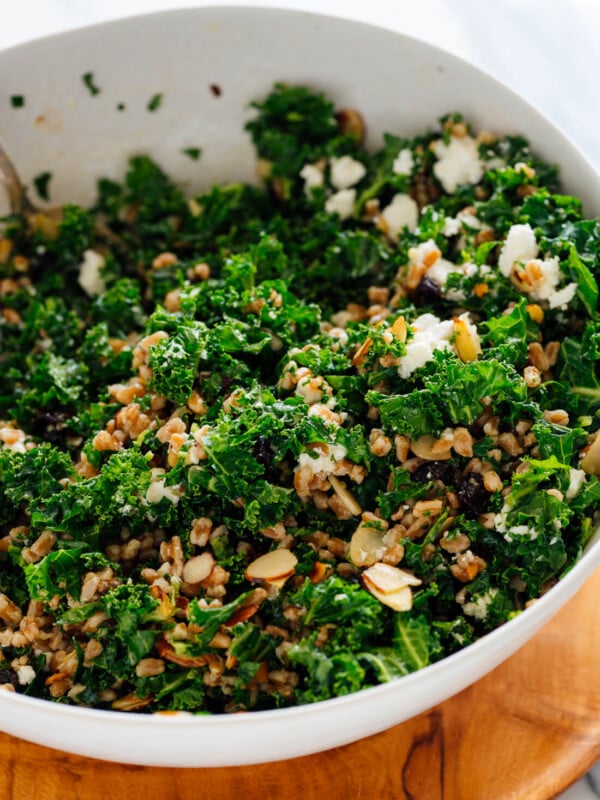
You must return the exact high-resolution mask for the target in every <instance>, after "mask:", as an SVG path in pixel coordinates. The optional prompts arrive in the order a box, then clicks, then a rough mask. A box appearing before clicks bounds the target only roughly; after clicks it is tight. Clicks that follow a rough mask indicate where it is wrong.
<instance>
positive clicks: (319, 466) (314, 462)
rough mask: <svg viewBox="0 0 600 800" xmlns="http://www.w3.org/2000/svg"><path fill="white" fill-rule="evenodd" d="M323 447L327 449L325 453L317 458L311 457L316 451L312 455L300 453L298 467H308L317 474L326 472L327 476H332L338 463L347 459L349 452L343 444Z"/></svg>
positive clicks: (320, 453)
mask: <svg viewBox="0 0 600 800" xmlns="http://www.w3.org/2000/svg"><path fill="white" fill-rule="evenodd" d="M322 447H324V448H325V452H324V453H322V452H319V456H318V457H317V458H313V456H312V455H311V453H314V452H315V451H314V450H312V451H311V453H300V455H299V456H298V466H299V467H308V468H309V469H310V471H311V472H313V473H315V474H316V473H317V472H324V473H325V474H326V475H329V474H331V473H332V472H333V470H334V469H335V468H336V465H337V463H338V462H339V461H343V459H344V458H346V455H347V453H348V451H347V450H346V448H345V447H344V445H342V444H326V445H322Z"/></svg>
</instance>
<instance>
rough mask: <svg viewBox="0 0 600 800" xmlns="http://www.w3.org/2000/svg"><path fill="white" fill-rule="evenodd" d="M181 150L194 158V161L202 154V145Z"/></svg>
mask: <svg viewBox="0 0 600 800" xmlns="http://www.w3.org/2000/svg"><path fill="white" fill-rule="evenodd" d="M181 152H182V153H183V154H184V155H186V156H189V157H190V158H191V159H192V161H198V159H199V158H200V156H201V155H202V148H201V147H184V148H183V150H182V151H181Z"/></svg>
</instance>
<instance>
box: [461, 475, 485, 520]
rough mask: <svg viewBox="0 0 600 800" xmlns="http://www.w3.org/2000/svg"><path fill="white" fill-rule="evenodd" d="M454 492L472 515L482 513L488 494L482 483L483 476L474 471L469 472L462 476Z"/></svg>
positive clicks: (476, 515) (475, 515)
mask: <svg viewBox="0 0 600 800" xmlns="http://www.w3.org/2000/svg"><path fill="white" fill-rule="evenodd" d="M456 494H457V496H458V499H459V500H460V503H461V505H462V506H464V508H465V509H466V510H467V511H468V512H470V513H471V514H472V515H473V516H474V517H479V516H480V515H481V514H483V513H484V512H485V510H486V508H487V505H488V499H489V494H488V492H487V491H486V490H485V487H484V485H483V478H482V477H481V475H478V474H477V473H476V472H469V473H466V474H464V475H463V476H462V478H461V479H460V482H459V484H458V487H457V489H456Z"/></svg>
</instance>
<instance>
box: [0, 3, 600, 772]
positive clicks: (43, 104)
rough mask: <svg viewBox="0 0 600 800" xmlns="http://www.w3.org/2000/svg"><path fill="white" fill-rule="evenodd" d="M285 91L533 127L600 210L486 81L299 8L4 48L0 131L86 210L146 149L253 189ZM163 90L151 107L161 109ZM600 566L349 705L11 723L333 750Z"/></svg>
mask: <svg viewBox="0 0 600 800" xmlns="http://www.w3.org/2000/svg"><path fill="white" fill-rule="evenodd" d="M88 74H91V75H90V77H89V78H88V79H87V84H88V85H86V82H85V81H84V79H83V76H84V75H88ZM275 81H283V82H287V83H293V84H304V85H308V86H309V87H311V88H314V89H321V90H324V91H326V92H327V93H328V94H329V95H330V96H331V97H333V98H334V100H335V102H336V104H337V105H338V106H339V107H343V106H352V107H356V108H359V109H360V110H361V111H362V113H363V114H364V116H365V118H366V120H367V123H368V131H369V140H368V141H369V144H371V145H377V144H378V143H379V142H380V140H381V136H382V133H383V132H384V131H391V132H394V133H400V134H408V135H410V134H415V133H418V132H422V131H423V130H425V129H427V128H429V127H432V126H433V125H434V124H435V122H436V120H437V118H438V117H440V116H441V115H443V114H445V113H447V112H449V111H455V110H458V111H461V112H462V113H463V114H464V115H465V116H466V118H467V119H468V120H469V121H470V122H471V123H472V124H473V125H474V126H475V127H476V128H478V129H484V128H485V129H492V130H496V131H498V132H506V133H523V134H524V135H526V136H527V137H529V138H530V139H531V141H532V143H533V146H534V149H535V151H536V152H537V153H538V154H539V155H541V156H542V157H544V158H546V159H547V160H549V161H552V162H556V163H558V164H559V165H560V166H561V169H562V175H563V182H564V185H565V187H566V188H567V189H570V190H572V191H574V192H575V193H576V194H578V196H580V197H581V198H582V199H583V201H584V204H585V206H586V211H587V213H588V214H593V213H598V212H599V211H600V178H599V177H598V175H597V174H596V173H595V172H594V171H593V169H592V168H591V167H590V165H589V164H588V162H587V161H586V160H585V159H584V158H583V157H582V156H581V155H580V154H579V152H578V151H577V150H576V149H575V148H574V147H573V145H572V144H571V143H570V142H569V141H568V140H567V139H566V138H565V137H564V136H563V135H562V134H561V133H560V132H559V131H558V130H556V129H555V128H554V127H552V126H551V125H550V123H549V122H548V121H546V120H545V119H544V118H543V117H542V116H541V115H540V114H539V113H538V112H536V111H535V110H534V109H532V108H531V107H530V106H528V105H527V104H526V103H525V102H524V101H523V100H521V99H520V98H519V97H518V96H516V95H515V94H514V93H512V92H511V91H509V90H508V89H506V88H505V87H503V86H502V85H500V84H499V83H497V82H496V81H495V80H494V79H492V78H491V77H489V76H487V75H485V74H483V73H482V72H480V71H478V70H477V69H476V68H474V67H472V66H470V65H468V64H466V63H465V62H462V61H461V60H459V59H457V58H455V57H454V56H451V55H449V54H447V53H444V52H442V51H440V50H438V49H436V48H433V47H431V46H429V45H426V44H423V43H421V42H419V41H416V40H414V39H410V38H407V37H405V36H402V35H400V34H397V33H392V32H389V31H385V30H383V29H379V28H374V27H369V26H366V25H363V24H359V23H353V22H348V21H342V20H337V19H333V18H329V17H322V16H318V15H314V14H306V13H301V12H290V11H277V10H272V9H252V8H216V7H215V8H202V9H195V10H194V9H190V10H182V11H173V12H165V13H161V14H154V15H149V16H145V17H138V18H132V19H125V20H120V21H118V22H115V23H107V24H102V25H97V26H93V27H91V28H87V29H82V30H78V31H73V32H69V33H66V34H62V35H59V36H53V37H49V38H47V39H42V40H39V41H36V42H32V43H29V44H25V45H22V46H19V47H16V48H13V49H11V50H7V51H4V52H2V53H0V104H1V105H2V107H3V108H4V109H5V112H4V115H3V120H2V136H3V138H4V140H5V143H6V146H7V148H8V151H9V152H10V154H11V156H12V158H13V160H14V162H15V164H16V165H17V167H18V169H19V171H20V173H21V175H22V177H23V179H24V180H25V181H26V182H27V183H30V182H31V181H32V179H33V177H34V176H36V175H37V174H39V173H41V172H45V171H50V172H52V174H53V177H52V180H51V184H50V190H51V204H58V203H63V202H66V201H72V202H79V203H84V204H85V203H89V202H91V201H92V200H93V198H94V195H95V180H96V179H97V178H98V177H99V176H108V177H114V178H118V177H120V176H122V174H123V171H124V168H125V164H126V160H127V158H128V156H130V155H132V154H134V153H148V154H150V155H152V156H153V157H154V158H155V159H156V160H157V161H158V162H159V163H160V164H161V165H162V166H163V167H164V168H165V169H166V171H167V172H168V173H169V174H171V175H172V176H173V177H174V178H175V179H176V180H177V181H178V182H179V183H181V184H182V185H183V186H185V187H186V188H187V189H188V190H189V191H190V192H192V191H194V190H198V189H201V188H205V187H208V186H209V185H210V184H211V183H214V182H223V181H252V180H254V175H255V165H254V154H253V150H252V148H251V145H250V141H249V139H248V137H247V136H246V134H244V132H243V124H244V121H245V120H246V119H247V118H248V115H249V113H250V110H249V104H250V102H251V101H252V100H253V99H255V98H260V97H262V96H264V95H265V94H266V93H267V92H268V91H269V89H270V87H271V86H272V84H273V83H274V82H275ZM91 85H93V86H95V87H97V89H99V91H98V92H97V93H93V91H91V90H90V88H91ZM13 95H22V96H23V97H24V98H25V103H24V105H23V106H22V107H20V108H12V107H11V103H10V97H11V96H13ZM153 98H154V105H157V106H158V107H157V108H155V110H151V109H150V108H149V106H151V105H152V103H151V101H152V99H153ZM157 98H159V99H157ZM189 147H200V148H202V157H201V159H200V160H199V161H197V162H196V161H191V160H190V159H189V157H188V156H186V155H185V154H184V153H183V152H182V150H183V149H184V148H189ZM3 201H4V198H2V202H3ZM0 210H1V209H0ZM598 561H600V544H598V543H597V544H596V545H595V546H594V547H593V548H591V550H590V551H589V553H588V554H587V555H586V556H585V558H584V559H583V561H582V562H581V563H580V564H579V565H577V566H576V567H575V568H574V569H573V570H572V571H571V573H570V574H569V575H568V576H567V578H566V579H565V580H564V581H563V582H562V583H561V584H560V585H559V586H558V587H556V588H555V589H553V590H552V591H551V592H550V593H549V594H548V595H546V596H545V597H544V598H543V599H542V600H541V601H540V602H539V603H537V604H536V605H535V606H534V607H533V608H532V609H531V610H530V611H528V612H527V613H526V614H524V615H522V616H521V617H520V618H518V619H515V620H513V621H512V622H510V623H508V624H507V625H506V626H504V627H503V628H502V629H500V630H498V631H496V632H494V633H493V634H490V635H488V636H487V637H485V638H484V639H482V640H480V641H478V642H477V643H476V644H475V645H473V646H472V647H471V648H469V649H468V651H463V652H461V653H457V654H455V655H454V656H451V657H450V658H449V659H446V660H445V661H444V662H439V663H438V664H434V665H433V666H432V667H428V668H427V669H425V670H423V671H422V672H420V673H416V674H413V675H410V676H408V677H407V678H403V679H401V680H400V681H397V682H395V683H392V684H387V685H384V686H381V687H377V688H375V689H371V690H368V691H365V692H362V693H359V694H357V695H353V696H350V697H345V698H340V699H336V700H332V701H327V702H325V703H319V704H315V705H313V706H306V707H302V708H296V709H288V710H285V711H276V712H260V713H257V714H247V715H237V716H235V717H230V718H221V719H209V718H182V719H174V718H150V717H143V716H135V715H132V716H126V715H123V714H118V713H114V712H110V713H107V712H101V711H91V710H86V709H75V708H69V707H62V706H56V705H53V704H49V703H45V702H43V701H37V700H31V699H29V698H24V697H20V696H9V695H8V694H7V695H6V696H5V697H1V698H0V706H1V707H2V711H1V712H0V719H1V720H2V721H1V722H0V726H1V727H2V728H4V729H5V730H6V731H9V732H11V733H14V734H15V735H19V736H22V737H25V738H29V739H32V740H34V741H37V742H40V743H43V744H47V745H50V746H55V747H58V748H62V749H67V750H71V751H74V752H79V753H83V754H86V755H91V756H96V757H99V758H108V759H114V760H119V761H128V762H132V763H139V764H144V763H145V764H164V765H171V766H177V765H181V766H216V765H226V764H241V763H253V762H261V761H267V760H274V759H278V758H288V757H292V756H298V755H303V754H306V753H309V752H314V751H317V750H320V749H325V748H327V747H333V746H337V745H340V744H343V743H345V742H348V741H352V740H354V739H358V738H360V737H362V736H366V735H369V734H372V733H375V732H376V731H378V730H382V729H384V728H386V727H388V726H390V725H392V724H395V723H397V722H401V721H402V720H403V719H407V718H408V717H410V716H412V715H414V714H416V713H419V712H421V711H423V710H425V709H426V708H428V707H430V706H432V705H434V704H435V703H438V702H440V701H442V700H444V699H445V698H447V697H449V696H450V695H452V694H453V693H455V692H457V691H459V690H460V689H462V688H464V687H465V686H466V685H468V684H469V683H471V682H472V681H474V680H476V679H477V678H479V677H480V676H481V675H483V674H484V673H485V672H487V671H489V670H490V669H492V668H493V667H495V666H496V665H497V664H498V663H500V661H502V660H503V659H504V658H506V657H507V656H508V655H510V653H512V652H513V651H514V650H515V649H516V648H517V647H518V646H520V645H521V644H523V643H524V641H525V640H526V639H527V638H529V637H530V636H531V635H532V634H533V633H534V632H535V631H536V630H537V629H538V628H539V626H540V625H541V624H542V623H543V622H544V621H545V620H546V619H548V618H549V616H550V615H551V614H552V613H554V612H555V611H556V610H558V608H559V607H560V606H561V605H562V604H563V603H564V602H565V601H566V600H567V599H568V598H569V597H570V596H571V595H572V594H573V593H574V592H575V591H576V589H577V588H578V587H579V586H580V585H581V583H582V582H583V580H584V579H585V577H586V576H587V575H589V574H590V572H591V570H592V569H593V568H594V566H595V564H596V563H598ZM158 729H160V730H158ZM157 736H159V737H160V742H161V753H160V755H159V756H157V754H156V747H155V743H156V740H157ZM232 743H234V744H235V743H238V744H242V743H243V747H236V746H232Z"/></svg>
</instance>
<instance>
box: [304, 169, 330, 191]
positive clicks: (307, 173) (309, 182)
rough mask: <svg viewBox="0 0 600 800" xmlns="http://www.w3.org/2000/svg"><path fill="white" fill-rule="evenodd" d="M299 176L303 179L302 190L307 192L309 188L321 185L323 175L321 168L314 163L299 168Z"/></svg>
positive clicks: (323, 180)
mask: <svg viewBox="0 0 600 800" xmlns="http://www.w3.org/2000/svg"><path fill="white" fill-rule="evenodd" d="M300 177H301V178H302V179H303V180H304V191H305V192H306V193H307V194H308V193H310V190H311V189H317V188H318V187H319V186H323V183H324V182H325V176H324V175H323V170H322V169H319V167H317V166H316V165H315V164H305V165H304V166H303V167H302V169H301V170H300Z"/></svg>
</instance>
